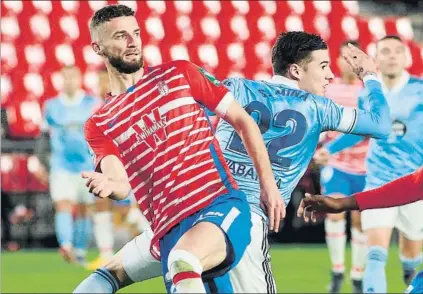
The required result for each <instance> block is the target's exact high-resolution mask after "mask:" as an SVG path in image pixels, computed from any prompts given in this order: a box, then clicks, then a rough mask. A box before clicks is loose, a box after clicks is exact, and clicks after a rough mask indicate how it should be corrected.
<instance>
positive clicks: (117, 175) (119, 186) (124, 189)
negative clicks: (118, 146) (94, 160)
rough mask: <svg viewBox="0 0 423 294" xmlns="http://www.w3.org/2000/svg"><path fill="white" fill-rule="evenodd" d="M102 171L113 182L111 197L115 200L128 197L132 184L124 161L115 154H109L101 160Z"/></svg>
mask: <svg viewBox="0 0 423 294" xmlns="http://www.w3.org/2000/svg"><path fill="white" fill-rule="evenodd" d="M100 165H101V172H102V173H103V174H104V175H105V176H107V178H108V179H109V181H110V182H111V183H112V185H111V187H112V194H111V195H110V196H109V198H111V199H113V200H123V199H126V198H127V197H128V196H129V194H130V193H131V185H130V183H129V179H128V176H127V174H126V171H125V167H124V166H123V164H122V162H121V161H120V160H119V159H118V158H117V157H116V156H114V155H109V156H106V157H104V158H103V160H101V163H100Z"/></svg>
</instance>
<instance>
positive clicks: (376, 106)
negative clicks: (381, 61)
mask: <svg viewBox="0 0 423 294" xmlns="http://www.w3.org/2000/svg"><path fill="white" fill-rule="evenodd" d="M344 58H345V60H346V61H347V62H348V63H349V64H350V66H351V68H352V69H353V71H354V72H355V73H356V74H357V76H358V77H359V78H360V79H361V80H362V81H363V82H364V85H365V87H366V90H367V93H368V95H367V96H368V97H367V98H366V99H368V104H369V109H368V110H364V109H355V108H349V107H345V108H344V107H341V106H339V105H336V104H335V103H333V102H332V103H331V104H332V106H333V107H329V108H334V109H340V115H336V114H334V113H333V112H332V113H331V114H334V115H333V117H334V119H332V121H330V122H329V125H327V126H326V128H327V129H329V130H335V131H340V132H343V133H352V134H356V135H367V136H371V137H374V138H385V137H387V136H388V135H389V133H390V132H391V119H390V111H389V105H388V103H387V101H386V98H385V95H384V94H383V91H382V84H381V83H380V81H379V80H378V78H377V76H376V71H377V67H376V64H375V62H374V61H373V59H372V58H371V57H370V56H368V55H367V54H366V53H364V52H363V51H361V50H360V49H358V48H356V47H354V46H352V45H351V46H350V47H349V50H348V51H347V53H346V55H345V56H344ZM328 120H330V119H326V121H328Z"/></svg>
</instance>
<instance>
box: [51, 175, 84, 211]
mask: <svg viewBox="0 0 423 294" xmlns="http://www.w3.org/2000/svg"><path fill="white" fill-rule="evenodd" d="M71 176H72V174H71V173H69V172H66V171H52V172H51V173H50V195H51V198H52V200H53V202H59V201H69V202H72V203H76V202H77V198H78V185H77V184H76V183H74V182H72V181H71V180H70V177H71Z"/></svg>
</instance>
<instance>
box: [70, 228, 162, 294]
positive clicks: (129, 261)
mask: <svg viewBox="0 0 423 294" xmlns="http://www.w3.org/2000/svg"><path fill="white" fill-rule="evenodd" d="M152 236H153V232H152V231H151V229H147V230H145V232H144V233H142V234H141V235H138V236H137V237H135V238H134V239H132V240H131V241H130V242H129V243H127V244H126V245H125V246H124V247H123V248H122V249H121V250H119V252H117V253H116V254H115V255H114V256H113V258H112V259H111V260H110V261H109V262H108V263H107V264H106V265H105V266H104V267H102V268H99V269H97V270H96V271H95V272H93V273H92V274H91V275H90V276H88V277H87V278H86V279H85V280H83V281H82V282H81V283H80V284H79V285H78V286H77V287H76V289H75V290H74V291H73V293H115V292H116V291H118V290H119V289H122V288H124V287H126V286H129V285H131V284H133V283H136V282H142V281H146V280H149V279H151V278H155V277H159V276H161V275H162V266H161V263H160V262H159V261H157V260H156V259H154V258H153V256H151V253H150V242H151V238H152Z"/></svg>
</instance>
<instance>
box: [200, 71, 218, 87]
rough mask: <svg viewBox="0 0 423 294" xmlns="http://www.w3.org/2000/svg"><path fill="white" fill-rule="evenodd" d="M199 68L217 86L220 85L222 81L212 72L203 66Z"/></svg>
mask: <svg viewBox="0 0 423 294" xmlns="http://www.w3.org/2000/svg"><path fill="white" fill-rule="evenodd" d="M198 70H199V71H200V72H201V73H202V74H203V75H204V76H205V77H206V78H207V79H208V80H209V81H210V82H212V83H213V84H214V85H215V86H219V85H220V81H219V80H218V79H216V78H215V77H214V76H213V75H212V74H210V73H208V72H207V71H205V70H204V69H202V68H201V67H199V68H198Z"/></svg>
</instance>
